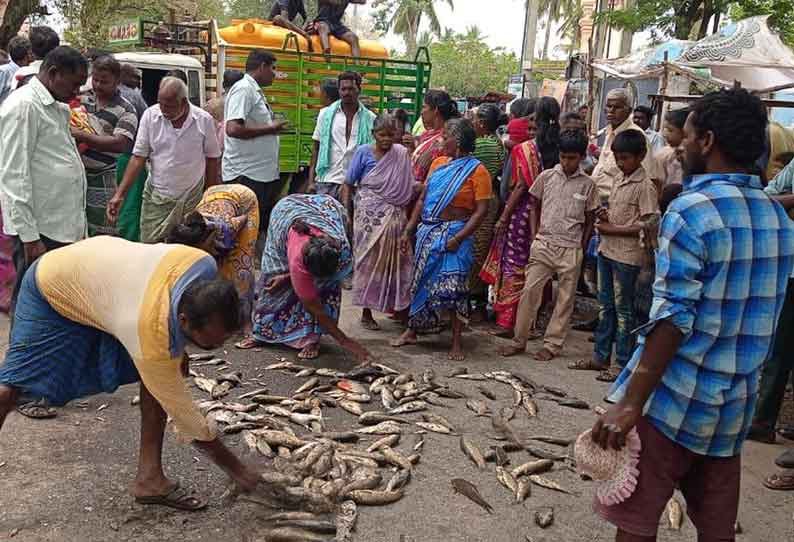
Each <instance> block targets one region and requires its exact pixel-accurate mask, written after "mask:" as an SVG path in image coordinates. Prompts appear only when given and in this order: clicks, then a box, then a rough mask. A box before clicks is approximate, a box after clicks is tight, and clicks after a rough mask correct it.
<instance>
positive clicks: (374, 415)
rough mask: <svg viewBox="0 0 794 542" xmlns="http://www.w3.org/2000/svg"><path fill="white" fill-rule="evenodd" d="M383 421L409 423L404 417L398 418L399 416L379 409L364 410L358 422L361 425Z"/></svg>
mask: <svg viewBox="0 0 794 542" xmlns="http://www.w3.org/2000/svg"><path fill="white" fill-rule="evenodd" d="M381 422H397V423H408V422H407V421H406V420H404V419H402V418H398V417H397V416H389V415H387V414H384V413H383V412H378V411H377V410H371V411H369V412H364V413H363V414H361V415H360V416H359V417H358V423H360V424H361V425H375V424H376V423H381Z"/></svg>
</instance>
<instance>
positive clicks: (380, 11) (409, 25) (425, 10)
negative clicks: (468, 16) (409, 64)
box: [372, 0, 455, 58]
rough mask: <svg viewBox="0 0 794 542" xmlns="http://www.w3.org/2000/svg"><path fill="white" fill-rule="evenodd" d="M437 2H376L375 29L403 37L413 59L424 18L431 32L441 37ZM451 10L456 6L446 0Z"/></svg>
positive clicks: (399, 0)
mask: <svg viewBox="0 0 794 542" xmlns="http://www.w3.org/2000/svg"><path fill="white" fill-rule="evenodd" d="M436 1H437V0H375V1H374V2H373V3H372V7H373V8H374V12H373V16H374V18H375V28H376V29H377V30H379V31H381V32H383V33H386V32H388V31H389V30H392V31H394V33H395V34H399V35H400V36H402V38H403V41H404V42H405V48H406V52H407V55H408V56H409V57H411V58H413V55H414V54H415V53H416V49H417V39H418V37H419V30H420V28H419V27H420V25H421V24H422V19H423V17H426V18H427V21H428V22H429V23H430V30H431V32H432V33H433V34H435V35H436V36H440V35H441V23H440V22H439V20H438V15H437V14H436V7H435V4H436ZM444 1H445V2H446V3H447V4H448V5H449V7H450V8H451V9H454V8H455V6H454V4H453V2H452V0H444Z"/></svg>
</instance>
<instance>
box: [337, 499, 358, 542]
mask: <svg viewBox="0 0 794 542" xmlns="http://www.w3.org/2000/svg"><path fill="white" fill-rule="evenodd" d="M357 519H358V507H357V506H356V503H354V502H353V501H349V500H348V501H345V502H343V503H342V504H340V505H339V507H338V508H337V510H336V538H335V541H336V542H351V540H352V537H353V529H354V528H355V526H356V520H357Z"/></svg>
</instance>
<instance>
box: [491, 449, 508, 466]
mask: <svg viewBox="0 0 794 542" xmlns="http://www.w3.org/2000/svg"><path fill="white" fill-rule="evenodd" d="M492 449H493V451H494V454H495V457H496V459H495V461H496V466H497V467H504V466H505V465H507V464H508V463H510V456H508V455H507V452H506V451H505V449H504V448H503V447H501V446H493V447H492Z"/></svg>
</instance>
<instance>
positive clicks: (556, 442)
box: [527, 435, 573, 447]
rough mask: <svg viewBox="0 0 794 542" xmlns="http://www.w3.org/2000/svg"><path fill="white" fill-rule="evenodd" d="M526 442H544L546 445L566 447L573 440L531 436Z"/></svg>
mask: <svg viewBox="0 0 794 542" xmlns="http://www.w3.org/2000/svg"><path fill="white" fill-rule="evenodd" d="M527 440H537V441H538V442H545V443H546V444H554V445H555V446H563V447H567V446H570V445H571V444H572V443H573V439H568V438H559V437H549V436H546V435H533V436H531V437H527Z"/></svg>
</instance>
